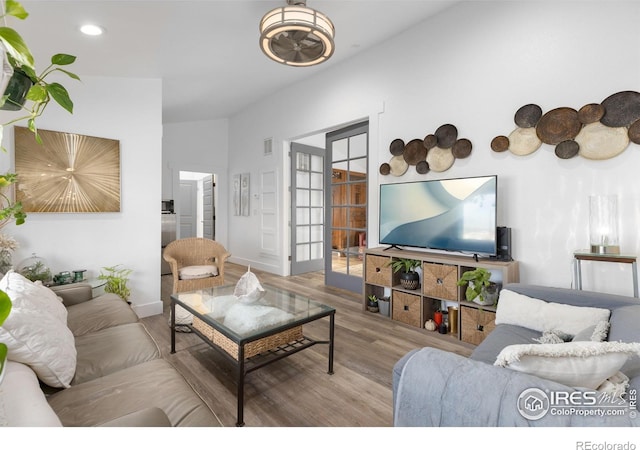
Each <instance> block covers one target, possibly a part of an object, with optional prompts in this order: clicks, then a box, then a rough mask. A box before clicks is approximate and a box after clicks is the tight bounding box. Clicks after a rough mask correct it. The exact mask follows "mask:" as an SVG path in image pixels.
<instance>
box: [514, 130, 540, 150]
mask: <svg viewBox="0 0 640 450" xmlns="http://www.w3.org/2000/svg"><path fill="white" fill-rule="evenodd" d="M541 145H542V141H541V140H540V139H539V138H538V135H537V134H536V129H535V128H516V129H515V130H513V131H512V132H511V134H510V135H509V151H510V152H511V153H513V154H514V155H518V156H525V155H530V154H531V153H533V152H535V151H536V150H538V149H539V148H540V146H541Z"/></svg>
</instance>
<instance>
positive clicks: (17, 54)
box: [0, 0, 80, 143]
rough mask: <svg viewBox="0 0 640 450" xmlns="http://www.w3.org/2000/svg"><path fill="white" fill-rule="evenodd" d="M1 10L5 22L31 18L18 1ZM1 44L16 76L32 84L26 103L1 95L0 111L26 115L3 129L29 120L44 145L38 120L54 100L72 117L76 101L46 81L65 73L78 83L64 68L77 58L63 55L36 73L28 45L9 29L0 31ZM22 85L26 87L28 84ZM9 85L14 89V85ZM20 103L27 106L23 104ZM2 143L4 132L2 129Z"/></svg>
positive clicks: (5, 4)
mask: <svg viewBox="0 0 640 450" xmlns="http://www.w3.org/2000/svg"><path fill="white" fill-rule="evenodd" d="M2 6H3V7H4V12H3V14H2V15H1V16H0V19H2V20H6V17H7V16H11V17H15V18H17V19H20V20H24V19H26V18H27V17H28V16H29V14H28V13H27V11H26V10H25V9H24V7H23V6H22V5H21V4H20V3H19V2H17V1H14V0H6V2H2ZM0 44H2V47H3V50H5V51H6V58H7V62H8V63H9V64H10V66H11V67H12V68H13V71H14V73H17V74H18V75H17V76H18V77H21V78H23V75H24V76H26V77H27V78H28V79H29V80H30V82H31V84H32V86H31V87H30V88H29V90H28V91H27V93H26V96H25V98H24V100H22V99H16V98H12V97H11V95H10V93H7V92H6V89H5V92H3V93H2V97H0V109H10V110H16V111H17V110H22V111H24V112H25V114H24V115H20V116H19V117H17V118H15V119H12V120H10V121H9V122H7V123H4V124H3V125H2V128H4V127H5V126H7V125H11V124H14V123H16V122H21V121H24V120H26V121H27V127H28V128H29V130H31V131H32V132H33V133H34V135H35V138H36V141H37V142H39V143H42V140H41V139H40V136H38V128H37V126H36V119H37V118H38V117H40V116H41V115H42V113H44V111H45V109H46V107H47V105H48V104H49V102H50V101H51V100H54V101H55V102H56V103H57V104H59V105H60V106H61V107H63V108H64V109H65V110H67V111H69V112H70V113H73V101H72V100H71V97H70V96H69V92H68V91H67V89H66V88H65V87H64V86H63V85H61V84H60V83H57V82H53V83H49V82H48V81H47V77H49V75H51V74H53V73H64V74H66V75H67V76H69V77H71V78H73V79H75V80H80V78H79V77H78V75H76V74H74V73H72V72H69V71H67V70H65V69H63V68H62V67H63V66H68V65H70V64H73V63H74V62H75V60H76V57H75V56H72V55H67V54H64V53H58V54H55V55H53V56H52V57H51V64H50V65H49V66H48V67H46V68H45V69H44V70H43V71H42V72H40V73H37V72H36V68H35V61H34V58H33V55H32V54H31V50H29V47H28V45H27V44H26V42H25V41H24V39H23V38H22V36H20V34H19V33H18V32H17V31H16V30H14V29H13V28H10V27H7V26H3V27H0ZM3 59H4V58H3ZM3 62H4V61H3ZM12 78H13V77H12ZM22 81H23V82H25V83H26V81H24V80H22ZM9 84H10V85H11V83H9ZM21 101H24V102H26V103H21ZM1 139H2V129H0V140H1Z"/></svg>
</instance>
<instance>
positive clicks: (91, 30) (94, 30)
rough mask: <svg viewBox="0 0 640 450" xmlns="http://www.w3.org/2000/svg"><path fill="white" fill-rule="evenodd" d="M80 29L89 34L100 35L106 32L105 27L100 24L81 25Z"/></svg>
mask: <svg viewBox="0 0 640 450" xmlns="http://www.w3.org/2000/svg"><path fill="white" fill-rule="evenodd" d="M80 31H81V32H83V33H84V34H86V35H89V36H100V35H101V34H102V33H104V28H102V27H99V26H98V25H91V24H87V25H82V26H81V27H80Z"/></svg>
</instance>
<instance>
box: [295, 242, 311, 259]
mask: <svg viewBox="0 0 640 450" xmlns="http://www.w3.org/2000/svg"><path fill="white" fill-rule="evenodd" d="M309 250H310V246H309V244H298V245H297V246H296V260H297V261H309V255H310V251H309Z"/></svg>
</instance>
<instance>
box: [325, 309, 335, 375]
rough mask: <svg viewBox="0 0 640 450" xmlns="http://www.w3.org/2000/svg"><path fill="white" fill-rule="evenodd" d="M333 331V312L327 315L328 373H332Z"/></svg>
mask: <svg viewBox="0 0 640 450" xmlns="http://www.w3.org/2000/svg"><path fill="white" fill-rule="evenodd" d="M334 331H335V314H331V315H330V316H329V372H327V373H328V374H329V375H333V337H334Z"/></svg>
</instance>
